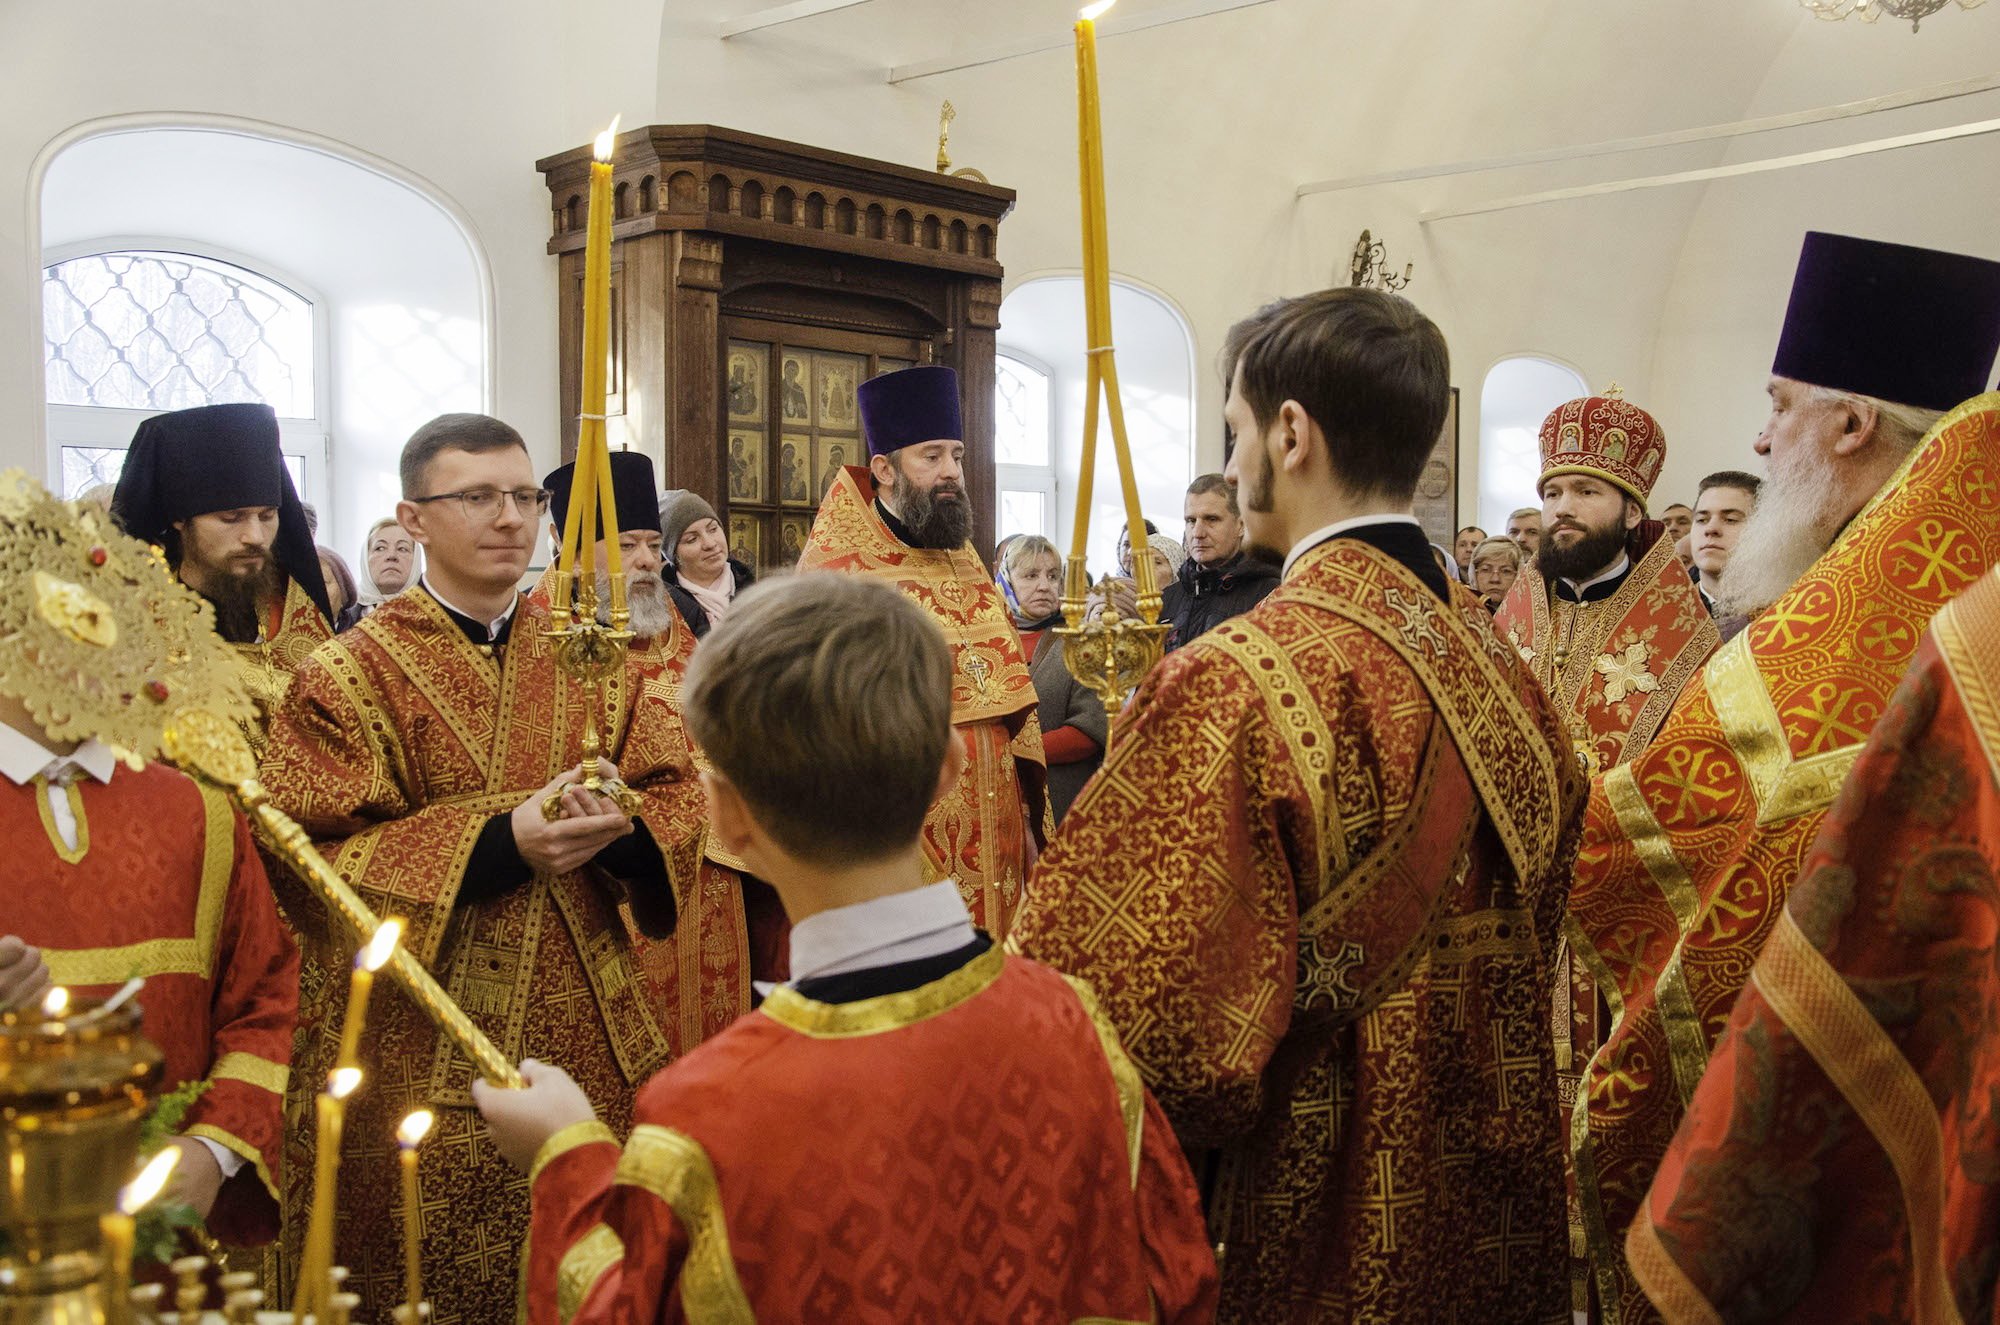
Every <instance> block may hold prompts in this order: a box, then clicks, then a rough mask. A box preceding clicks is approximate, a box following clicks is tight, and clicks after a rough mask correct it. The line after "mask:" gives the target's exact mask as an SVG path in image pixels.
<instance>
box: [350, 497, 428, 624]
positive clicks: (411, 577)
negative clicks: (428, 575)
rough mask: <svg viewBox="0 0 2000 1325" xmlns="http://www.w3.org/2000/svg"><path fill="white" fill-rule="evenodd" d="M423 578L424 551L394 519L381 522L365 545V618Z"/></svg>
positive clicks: (372, 526) (362, 606)
mask: <svg viewBox="0 0 2000 1325" xmlns="http://www.w3.org/2000/svg"><path fill="white" fill-rule="evenodd" d="M423 575H424V550H423V549H422V548H421V547H419V546H417V540H416V539H415V538H413V537H412V536H411V535H410V531H409V530H407V529H405V528H403V526H401V525H399V524H397V523H396V517H395V516H393V515H391V516H385V517H383V518H382V519H380V520H377V521H376V522H375V523H374V524H372V525H370V526H369V527H368V538H367V541H365V542H364V543H362V545H361V577H360V578H361V600H360V601H361V615H362V616H367V615H368V614H369V613H370V612H373V611H374V610H375V609H376V608H378V607H380V606H381V605H382V604H384V603H386V602H388V601H389V600H390V599H391V598H394V597H395V596H396V595H397V594H399V593H401V592H403V590H405V589H407V588H409V587H410V586H411V585H413V584H415V583H416V582H417V581H418V580H420V579H422V578H423Z"/></svg>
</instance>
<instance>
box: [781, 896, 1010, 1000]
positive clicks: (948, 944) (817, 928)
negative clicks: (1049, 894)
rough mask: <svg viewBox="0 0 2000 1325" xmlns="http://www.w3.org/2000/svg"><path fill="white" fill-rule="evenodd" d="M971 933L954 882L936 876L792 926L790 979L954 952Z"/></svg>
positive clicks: (969, 917) (969, 918)
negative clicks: (930, 881)
mask: <svg viewBox="0 0 2000 1325" xmlns="http://www.w3.org/2000/svg"><path fill="white" fill-rule="evenodd" d="M976 936H977V935H976V931H975V930H974V929H973V928H972V915H971V913H970V912H968V911H967V910H966V909H965V900H964V899H963V898H961V897H960V896H959V895H958V882H957V880H955V879H941V880H939V881H938V882H936V883H933V884H928V885H926V886H924V887H922V888H915V889H912V890H911V891H909V892H902V893H890V894H889V895H888V896H887V897H876V898H872V899H870V900H869V901H866V902H856V903H855V904H854V905H853V906H837V907H834V908H833V909H832V910H830V911H821V912H818V913H817V914H815V915H810V916H807V917H806V918H805V919H804V920H801V921H800V922H799V923H798V924H796V925H794V926H792V983H794V984H796V983H798V982H799V981H800V980H805V979H810V978H812V977H814V976H824V975H839V974H842V973H844V972H847V971H865V970H869V969H871V968H873V967H877V966H891V965H894V964H895V963H897V962H908V961H916V960H919V959H920V958H924V957H936V956H939V955H941V954H943V953H947V952H956V951H957V950H958V949H960V948H963V947H964V946H965V945H966V944H968V943H971V942H972V941H973V940H974V939H975V937H976Z"/></svg>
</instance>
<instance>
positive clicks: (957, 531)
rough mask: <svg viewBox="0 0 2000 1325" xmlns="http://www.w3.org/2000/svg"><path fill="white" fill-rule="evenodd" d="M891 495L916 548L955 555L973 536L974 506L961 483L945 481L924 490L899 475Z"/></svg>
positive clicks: (898, 515) (897, 513)
mask: <svg viewBox="0 0 2000 1325" xmlns="http://www.w3.org/2000/svg"><path fill="white" fill-rule="evenodd" d="M891 495H893V496H894V497H895V499H896V504H897V506H898V507H899V508H900V509H898V510H897V512H896V515H897V518H899V519H901V520H902V522H903V527H904V528H905V529H908V530H909V531H910V540H911V545H912V546H914V547H920V548H928V549H931V550H932V551H937V552H954V551H957V550H958V549H959V548H962V547H964V546H965V543H966V540H967V539H969V538H971V537H972V504H971V503H970V502H968V501H967V500H966V499H965V489H964V488H962V487H960V486H959V485H958V484H956V483H952V482H950V481H945V482H940V483H936V484H933V485H932V486H930V487H928V488H920V487H918V486H917V485H916V484H914V483H912V482H910V481H909V480H908V479H906V478H903V477H902V476H901V475H900V474H899V475H898V476H897V480H896V486H895V489H894V490H893V492H892V494H891Z"/></svg>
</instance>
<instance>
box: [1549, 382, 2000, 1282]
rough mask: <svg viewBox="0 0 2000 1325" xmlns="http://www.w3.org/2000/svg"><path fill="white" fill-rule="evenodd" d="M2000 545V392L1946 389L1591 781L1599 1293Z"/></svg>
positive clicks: (1586, 925) (1589, 1127)
mask: <svg viewBox="0 0 2000 1325" xmlns="http://www.w3.org/2000/svg"><path fill="white" fill-rule="evenodd" d="M1996 562H2000V393H1995V394H1988V395H1984V396H1978V397H1975V398H1974V399H1972V400H1970V401H1967V402H1966V403H1965V404H1963V405H1961V406H1959V407H1958V408H1957V409H1955V410H1953V411H1951V412H1950V413H1949V414H1947V415H1946V416H1945V417H1944V418H1943V419H1941V420H1939V422H1938V424H1937V425H1936V426H1935V427H1934V428H1933V429H1932V430H1931V432H1930V433H1929V435H1928V436H1927V437H1926V438H1925V440H1924V441H1923V443H1922V444H1921V445H1920V446H1918V447H1917V449H1916V450H1915V451H1914V452H1913V453H1912V455H1911V457H1910V458H1909V460H1907V461H1906V462H1905V463H1904V465H1903V467H1902V468H1901V469H1900V470H1898V472H1897V473H1896V474H1895V475H1894V476H1892V477H1891V478H1890V479H1889V481H1888V482H1887V483H1885V484H1884V485H1883V487H1882V490H1881V491H1880V492H1878V493H1877V494H1876V496H1875V497H1874V499H1873V500H1871V501H1870V503H1869V504H1868V506H1867V507H1865V508H1864V509H1863V510H1862V512H1861V513H1860V514H1859V515H1858V516H1856V517H1855V519H1854V520H1853V521H1852V522H1850V523H1849V525H1848V526H1847V528H1846V530H1845V531H1843V532H1842V533H1841V535H1840V537H1839V538H1838V539H1837V540H1836V541H1835V542H1834V545H1833V547H1832V548H1831V549H1830V550H1829V551H1828V552H1827V553H1826V555H1825V556H1823V557H1821V558H1820V559H1819V561H1817V562H1816V563H1814V565H1813V567H1812V569H1811V570H1809V571H1808V572H1807V573H1806V574H1805V575H1804V576H1803V577H1801V578H1800V580H1799V582H1798V583H1797V584H1795V585H1794V586H1793V587H1792V589H1791V591H1790V592H1788V593H1787V594H1786V595H1785V596H1784V597H1782V598H1780V599H1779V600H1778V601H1777V603H1776V604H1774V605H1773V606H1772V607H1771V608H1770V609H1769V610H1768V611H1766V612H1765V613H1764V614H1763V615H1762V616H1760V617H1758V618H1757V620H1756V621H1755V622H1753V623H1752V624H1751V625H1750V627H1749V628H1748V629H1747V630H1745V631H1744V632H1743V633H1742V634H1740V635H1738V636H1737V637H1736V638H1735V639H1733V640H1731V641H1730V642H1729V643H1728V644H1727V645H1725V646H1724V647H1723V648H1722V650H1721V651H1720V652H1719V653H1717V654H1716V655H1715V657H1714V659H1713V660H1711V661H1710V662H1709V664H1708V665H1707V666H1706V667H1705V668H1704V669H1703V670H1702V673H1701V675H1700V676H1699V677H1698V678H1697V679H1696V680H1695V681H1693V682H1692V683H1690V684H1689V686H1688V687H1687V689H1686V690H1685V691H1684V692H1683V693H1682V695H1681V697H1680V701H1679V703H1678V704H1677V705H1676V706H1675V708H1674V712H1673V714H1672V716H1671V717H1670V718H1669V719H1668V720H1667V723H1666V725H1665V726H1664V727H1662V728H1661V730H1660V733H1659V735H1658V737H1657V738H1656V739H1655V740H1654V741H1653V743H1652V745H1651V746H1650V747H1649V748H1648V749H1647V750H1646V752H1645V753H1644V754H1642V755H1640V756H1639V758H1638V759H1636V760H1634V761H1633V762H1631V763H1629V764H1624V765H1621V766H1619V767H1617V768H1614V769H1611V770H1610V771H1609V772H1607V773H1604V774H1601V775H1600V776H1599V777H1598V778H1597V779H1596V780H1595V782H1594V783H1593V784H1592V787H1591V796H1590V811H1589V816H1588V821H1587V824H1586V827H1585V832H1584V844H1583V847H1582V849H1581V851H1580V852H1579V854H1578V857H1577V870H1576V885H1575V889H1574V892H1573V894H1572V897H1571V900H1570V910H1571V920H1572V922H1573V923H1572V924H1571V926H1570V928H1569V931H1568V932H1569V934H1570V936H1571V939H1572V941H1573V942H1575V943H1576V947H1577V950H1578V952H1579V953H1580V954H1581V955H1583V956H1584V958H1585V959H1586V961H1588V962H1589V963H1590V964H1591V969H1592V972H1593V973H1594V974H1595V975H1596V976H1597V979H1598V983H1599V987H1600V988H1601V989H1603V990H1604V991H1605V995H1606V997H1607V998H1608V999H1609V1001H1610V1003H1611V1009H1612V1016H1613V1025H1612V1030H1611V1035H1610V1038H1609V1039H1608V1040H1607V1041H1606V1042H1605V1044H1604V1045H1603V1047H1601V1048H1600V1049H1599V1050H1598V1052H1597V1054H1596V1055H1595V1057H1594V1058H1593V1059H1592V1060H1591V1063H1590V1066H1589V1069H1588V1071H1587V1074H1586V1078H1585V1082H1586V1085H1585V1097H1584V1100H1583V1105H1584V1107H1582V1108H1580V1109H1578V1111H1577V1112H1576V1113H1575V1114H1574V1115H1573V1117H1572V1120H1571V1129H1570V1140H1571V1145H1572V1151H1573V1157H1574V1160H1575V1164H1576V1175H1577V1184H1578V1188H1579V1193H1580V1196H1581V1198H1582V1200H1583V1204H1584V1214H1585V1218H1586V1221H1587V1222H1588V1225H1589V1228H1590V1235H1591V1244H1592V1254H1593V1260H1594V1261H1595V1263H1596V1274H1597V1282H1598V1288H1599V1292H1600V1296H1601V1297H1602V1299H1603V1301H1604V1304H1605V1310H1606V1315H1607V1316H1608V1317H1609V1318H1610V1319H1612V1320H1614V1321H1617V1320H1622V1319H1644V1318H1646V1316H1647V1315H1649V1314H1650V1313H1649V1311H1648V1308H1647V1307H1646V1303H1645V1297H1644V1295H1643V1294H1642V1293H1641V1292H1640V1291H1639V1287H1638V1285H1637V1283H1636V1282H1634V1281H1633V1279H1632V1278H1631V1275H1630V1273H1629V1272H1628V1270H1627V1267H1626V1264H1625V1261H1624V1258H1623V1257H1622V1256H1621V1255H1619V1254H1617V1249H1618V1248H1619V1247H1621V1246H1622V1243H1623V1239H1624V1236H1625V1231H1626V1229H1627V1228H1628V1227H1629V1226H1630V1224H1631V1222H1632V1218H1633V1215H1634V1214H1635V1213H1636V1212H1637V1210H1638V1209H1639V1205H1640V1201H1641V1199H1642V1198H1643V1196H1644V1194H1645V1191H1646V1188H1647V1185H1648V1184H1649V1183H1650V1182H1651V1181H1652V1179H1653V1173H1654V1170H1655V1169H1656V1168H1657V1167H1658V1165H1659V1162H1660V1157H1661V1156H1662V1155H1663V1154H1664V1153H1665V1151H1666V1148H1667V1143H1668V1141H1669V1140H1670V1139H1671V1138H1672V1136H1673V1134H1674V1128H1675V1127H1676V1126H1677V1125H1678V1124H1679V1122H1680V1119H1681V1114H1682V1112H1683V1110H1684V1108H1685V1106H1686V1103H1687V1101H1688V1100H1689V1099H1690V1098H1691V1097H1692V1096H1693V1094H1694V1090H1695V1085H1696V1083H1697V1082H1698V1081H1699V1080H1700V1079H1701V1075H1702V1072H1703V1070H1704V1069H1705V1068H1706V1066H1707V1063H1708V1051H1709V1046H1710V1045H1711V1044H1712V1043H1713V1042H1714V1040H1715V1037H1716V1036H1717V1035H1718V1034H1719V1033H1720V1032H1721V1030H1722V1027H1723V1025H1724V1023H1726V1022H1727V1021H1728V1019H1729V1014H1730V1008H1731V1007H1732V1006H1733V1005H1734V1004H1735V1002H1736V998H1737V995H1738V993H1739V992H1740V991H1741V990H1742V988H1743V985H1744V981H1745V980H1746V979H1747V978H1748V977H1749V975H1750V971H1751V968H1752V966H1753V965H1754V964H1755V962H1756V961H1757V957H1758V954H1759V953H1760V952H1762V951H1763V949H1764V945H1765V942H1766V940H1767V939H1769V938H1770V936H1771V934H1772V931H1773V930H1774V928H1775V927H1776V925H1777V920H1778V917H1779V915H1780V914H1781V913H1782V912H1783V910H1784V905H1785V898H1786V895H1787V893H1788V891H1789V889H1790V887H1791V884H1792V881H1793V880H1795V879H1796V878H1798V876H1799V869H1800V866H1801V864H1802V862H1803V861H1804V859H1805V855H1806V851H1807V848H1808V847H1810V846H1811V844H1812V841H1813V839H1814V837H1815V836H1816V835H1817V834H1818V831H1819V827H1820V821H1821V819H1822V818H1823V817H1824V815H1825V812H1826V809H1827V807H1828V806H1829V805H1830V804H1831V803H1832V802H1833V798H1834V795H1835V793H1837V792H1838V791H1839V789H1840V785H1841V783H1842V781H1843V780H1844V779H1845V778H1846V777H1847V774H1848V772H1849V770H1850V769H1852V768H1853V766H1854V762H1855V760H1856V758H1857V757H1858V756H1859V754H1860V752H1861V745H1862V742H1863V741H1864V740H1866V739H1867V737H1868V733H1869V731H1870V729H1871V728H1873V727H1874V725H1875V723H1876V721H1877V720H1878V719H1880V718H1881V716H1882V714H1883V711H1884V709H1885V707H1886V705H1887V703H1888V699H1889V695H1890V693H1891V692H1892V691H1893V690H1894V689H1895V687H1896V685H1897V683H1898V682H1899V681H1900V680H1901V678H1902V675H1903V672H1904V670H1905V668H1906V667H1907V666H1908V665H1909V662H1910V659H1911V657H1912V656H1913V655H1914V654H1915V652H1916V648H1917V644H1918V641H1919V639H1920V638H1921V636H1922V634H1923V631H1924V627H1925V625H1926V623H1927V622H1928V621H1929V620H1930V618H1931V617H1932V616H1933V615H1934V614H1935V613H1936V612H1937V610H1938V609H1939V608H1940V607H1942V606H1943V605H1944V604H1945V603H1947V602H1949V601H1950V600H1951V599H1952V598H1953V597H1955V596H1957V595H1958V594H1960V593H1962V592H1964V590H1965V589H1966V587H1967V586H1969V585H1970V584H1972V583H1973V582H1974V581H1975V580H1977V579H1978V578H1979V577H1980V576H1981V575H1982V574H1984V573H1985V571H1986V570H1987V568H1988V567H1990V566H1992V565H1994V564H1995V563H1996Z"/></svg>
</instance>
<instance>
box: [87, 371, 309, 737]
mask: <svg viewBox="0 0 2000 1325" xmlns="http://www.w3.org/2000/svg"><path fill="white" fill-rule="evenodd" d="M111 514H112V517H113V518H114V519H116V520H117V521H118V523H119V525H120V526H121V527H123V528H124V530H125V531H126V532H127V533H129V534H131V535H132V536H133V537H135V538H143V539H145V540H146V541H147V542H149V543H154V544H157V545H159V546H160V547H161V548H163V549H164V550H165V552H166V554H167V563H168V564H169V565H170V566H172V567H173V568H174V570H175V571H176V572H178V573H179V575H180V577H181V579H182V580H183V581H184V582H185V583H186V584H187V585H188V587H189V588H191V589H193V590H194V591H195V592H196V593H198V594H200V595H201V596H202V597H204V598H206V599H207V600H208V601H209V602H210V603H211V604H213V605H214V608H215V628H216V630H217V632H218V633H220V634H221V636H222V637H223V638H224V639H226V640H228V641H229V642H230V643H231V644H234V645H235V646H236V649H237V653H238V655H239V656H240V657H241V658H242V660H243V664H244V673H245V679H246V680H247V681H248V682H249V685H250V693H251V696H252V698H254V699H255V700H256V702H257V711H258V717H257V721H256V725H255V728H254V729H253V730H248V731H246V732H245V733H244V734H245V735H246V736H247V737H249V739H250V744H251V746H252V747H253V748H254V749H256V750H257V751H258V752H259V753H262V751H263V747H264V729H265V727H266V726H267V725H268V723H269V720H270V714H271V711H272V710H273V709H275V708H276V707H277V705H278V703H279V702H280V701H281V700H282V699H283V698H284V696H285V691H286V688H287V687H289V686H290V684H291V680H292V673H293V672H294V671H296V670H297V668H298V665H299V664H300V663H302V662H304V661H305V659H306V655H307V654H309V653H311V652H312V651H313V650H314V649H315V648H317V647H319V645H320V644H322V643H324V642H325V641H327V640H329V639H332V638H333V611H332V608H331V606H330V605H329V603H328V600H327V592H326V580H325V577H324V576H323V574H322V573H321V571H320V564H319V553H318V550H317V549H316V548H314V546H313V538H312V531H311V530H310V529H309V528H308V527H307V525H306V515H305V508H304V507H303V506H301V505H300V503H299V495H298V493H297V492H295V491H293V489H292V476H291V474H290V473H289V472H287V471H286V469H285V457H284V452H283V451H282V450H281V449H280V447H279V443H278V415H277V412H276V411H275V410H273V409H272V408H271V407H270V406H269V405H257V404H237V405H206V406H203V407H201V408H199V409H184V410H176V411H174V412H173V413H171V414H159V415H155V416H154V417H152V418H150V419H147V420H146V421H145V422H144V423H142V424H140V425H139V431H138V432H137V433H136V434H135V435H134V436H133V438H132V446H131V449H130V450H129V451H127V452H126V456H125V469H124V471H123V473H121V474H120V475H119V478H118V487H117V489H116V490H115V491H114V492H113V494H112V497H111Z"/></svg>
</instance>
